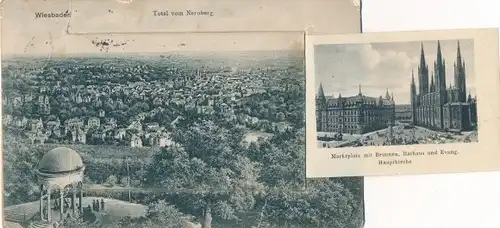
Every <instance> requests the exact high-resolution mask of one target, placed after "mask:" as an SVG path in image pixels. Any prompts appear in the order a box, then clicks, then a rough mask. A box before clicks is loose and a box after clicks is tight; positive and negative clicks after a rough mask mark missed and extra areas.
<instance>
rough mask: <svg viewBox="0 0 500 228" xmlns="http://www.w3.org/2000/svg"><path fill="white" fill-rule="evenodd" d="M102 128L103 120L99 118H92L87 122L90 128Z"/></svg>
mask: <svg viewBox="0 0 500 228" xmlns="http://www.w3.org/2000/svg"><path fill="white" fill-rule="evenodd" d="M99 126H101V120H100V119H99V118H97V117H90V118H89V119H88V121H87V127H88V128H94V127H99Z"/></svg>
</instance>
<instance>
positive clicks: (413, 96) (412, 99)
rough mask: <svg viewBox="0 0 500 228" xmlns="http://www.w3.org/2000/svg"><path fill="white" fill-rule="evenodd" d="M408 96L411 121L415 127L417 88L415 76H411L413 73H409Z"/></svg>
mask: <svg viewBox="0 0 500 228" xmlns="http://www.w3.org/2000/svg"><path fill="white" fill-rule="evenodd" d="M410 94H411V97H410V102H411V121H412V123H413V124H414V125H415V124H416V123H417V87H416V85H415V75H414V74H413V71H411V85H410Z"/></svg>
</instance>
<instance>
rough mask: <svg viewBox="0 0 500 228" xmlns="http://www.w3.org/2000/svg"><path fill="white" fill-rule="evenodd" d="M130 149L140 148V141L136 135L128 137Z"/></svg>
mask: <svg viewBox="0 0 500 228" xmlns="http://www.w3.org/2000/svg"><path fill="white" fill-rule="evenodd" d="M130 147H142V139H141V138H140V137H139V136H137V135H135V134H134V135H132V137H130Z"/></svg>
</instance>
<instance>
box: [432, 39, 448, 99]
mask: <svg viewBox="0 0 500 228" xmlns="http://www.w3.org/2000/svg"><path fill="white" fill-rule="evenodd" d="M434 74H435V77H436V91H437V92H438V93H439V94H440V95H439V104H440V105H443V104H444V103H446V100H447V98H448V95H447V91H446V63H445V60H444V58H443V54H442V52H441V42H440V41H439V40H438V43H437V56H436V61H435V62H434Z"/></svg>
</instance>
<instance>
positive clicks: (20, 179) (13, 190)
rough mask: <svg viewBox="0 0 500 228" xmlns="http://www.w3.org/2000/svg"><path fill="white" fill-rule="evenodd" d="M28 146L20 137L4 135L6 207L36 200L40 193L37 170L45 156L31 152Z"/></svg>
mask: <svg viewBox="0 0 500 228" xmlns="http://www.w3.org/2000/svg"><path fill="white" fill-rule="evenodd" d="M26 144H27V142H25V141H24V140H22V139H20V137H16V136H14V135H10V134H5V135H4V143H3V145H4V150H3V158H4V160H3V171H4V177H3V178H4V192H3V194H4V197H5V204H6V205H11V204H18V203H24V202H26V201H28V200H36V198H37V192H39V187H38V186H37V184H36V183H37V176H36V174H35V169H36V168H37V166H38V162H39V161H40V159H41V157H42V156H43V154H42V153H37V152H39V151H32V150H30V149H29V148H28V147H27V146H26Z"/></svg>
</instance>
